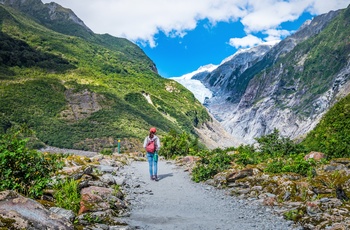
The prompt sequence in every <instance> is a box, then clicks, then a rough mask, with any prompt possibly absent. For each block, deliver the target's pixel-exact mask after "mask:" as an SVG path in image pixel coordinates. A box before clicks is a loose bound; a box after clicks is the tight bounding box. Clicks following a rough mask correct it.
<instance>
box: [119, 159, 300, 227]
mask: <svg viewBox="0 0 350 230" xmlns="http://www.w3.org/2000/svg"><path fill="white" fill-rule="evenodd" d="M124 170H125V171H124V173H125V175H126V176H127V178H128V179H127V186H126V189H127V190H129V191H127V192H128V197H127V199H128V200H129V201H130V203H131V207H132V210H131V215H130V217H127V218H126V220H125V221H126V222H127V223H128V224H129V226H130V227H132V228H134V229H152V230H158V229H162V230H168V229H191V230H197V229H205V230H211V229H230V230H236V229H237V230H250V229H259V230H266V229H271V230H272V229H274V230H276V229H277V230H278V229H281V230H282V229H283V230H286V229H287V230H288V229H296V228H293V223H292V222H291V221H286V220H284V219H283V218H282V217H279V216H276V215H274V214H272V213H271V209H270V208H269V207H266V206H262V205H259V204H257V203H254V202H249V201H247V200H241V199H238V198H236V197H232V196H229V195H226V194H225V191H224V190H219V189H215V188H213V187H211V186H208V185H205V184H201V183H195V182H193V181H191V179H190V176H189V174H188V173H187V172H184V170H183V168H181V167H178V166H176V165H174V164H173V163H171V162H166V161H160V162H159V170H158V171H159V173H158V174H159V178H160V180H159V181H158V182H156V181H151V180H150V178H149V173H148V163H147V162H133V163H132V164H131V165H130V166H127V167H126V168H125V169H124Z"/></svg>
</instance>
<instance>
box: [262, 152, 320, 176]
mask: <svg viewBox="0 0 350 230" xmlns="http://www.w3.org/2000/svg"><path fill="white" fill-rule="evenodd" d="M315 166H316V161H315V160H313V159H309V160H304V155H303V154H298V155H293V156H291V157H289V158H287V159H286V158H277V159H273V160H272V162H269V163H268V164H267V167H266V168H265V172H270V173H286V172H293V173H298V174H300V175H303V176H308V175H310V173H311V171H312V170H313V168H314V167H315Z"/></svg>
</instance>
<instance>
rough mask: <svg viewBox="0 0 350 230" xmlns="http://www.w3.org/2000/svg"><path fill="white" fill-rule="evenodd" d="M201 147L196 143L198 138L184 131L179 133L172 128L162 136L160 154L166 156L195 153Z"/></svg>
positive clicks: (172, 156)
mask: <svg viewBox="0 0 350 230" xmlns="http://www.w3.org/2000/svg"><path fill="white" fill-rule="evenodd" d="M203 148H204V147H202V146H200V144H199V143H198V138H193V137H191V136H190V135H189V134H188V133H186V132H183V133H181V134H179V133H177V132H176V131H174V130H172V131H170V132H169V133H168V134H167V135H166V136H164V137H163V138H162V148H161V150H160V154H161V155H163V156H165V157H166V158H174V157H176V156H186V155H196V154H197V153H198V152H199V151H200V150H201V149H203Z"/></svg>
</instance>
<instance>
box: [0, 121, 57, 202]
mask: <svg viewBox="0 0 350 230" xmlns="http://www.w3.org/2000/svg"><path fill="white" fill-rule="evenodd" d="M27 132H28V130H27V129H25V128H23V127H22V128H21V129H19V130H18V129H10V130H8V132H7V133H6V134H4V135H1V136H0V181H1V183H0V191H2V190H7V189H9V190H15V191H17V192H19V193H22V194H24V195H26V196H29V197H32V198H37V197H39V196H41V195H42V190H43V189H44V188H45V187H46V186H47V184H48V183H49V182H51V176H52V175H53V173H54V172H56V171H57V170H58V169H60V168H61V167H62V166H63V163H62V161H61V160H60V159H61V156H57V155H53V154H50V155H44V154H42V153H39V152H37V151H35V150H30V149H28V148H27V146H26V144H27V142H28V138H24V136H25V135H28V133H27Z"/></svg>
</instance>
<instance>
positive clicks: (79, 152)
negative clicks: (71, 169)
mask: <svg viewBox="0 0 350 230" xmlns="http://www.w3.org/2000/svg"><path fill="white" fill-rule="evenodd" d="M39 151H40V152H48V153H62V154H74V155H79V156H86V157H93V156H95V155H97V154H98V153H97V152H91V151H83V150H75V149H61V148H56V147H52V146H46V147H45V148H42V149H40V150H39Z"/></svg>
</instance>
